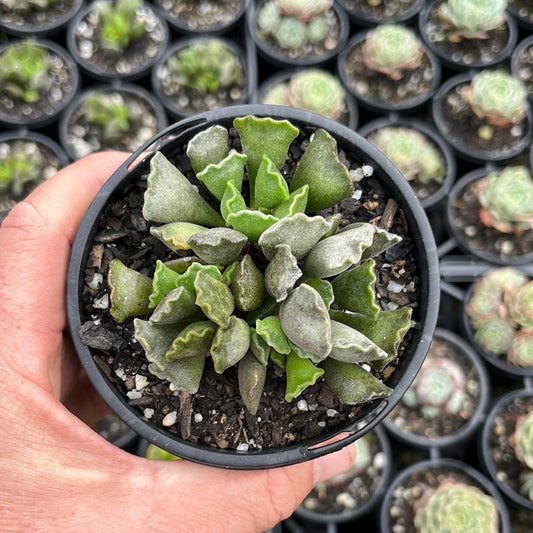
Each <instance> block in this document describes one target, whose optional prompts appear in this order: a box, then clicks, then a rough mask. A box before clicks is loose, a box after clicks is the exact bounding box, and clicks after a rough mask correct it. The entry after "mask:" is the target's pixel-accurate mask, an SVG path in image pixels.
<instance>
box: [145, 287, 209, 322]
mask: <svg viewBox="0 0 533 533" xmlns="http://www.w3.org/2000/svg"><path fill="white" fill-rule="evenodd" d="M198 311H199V309H198V307H197V306H196V305H195V302H194V293H192V292H190V291H188V290H187V289H185V288H183V287H178V288H177V289H173V290H171V291H170V292H168V293H167V294H165V296H163V298H162V299H161V301H160V302H159V303H158V304H157V307H156V308H155V309H154V312H153V313H152V316H151V317H150V322H152V323H157V324H176V323H178V322H181V321H183V320H188V319H194V318H195V317H197V316H198V315H199V313H198Z"/></svg>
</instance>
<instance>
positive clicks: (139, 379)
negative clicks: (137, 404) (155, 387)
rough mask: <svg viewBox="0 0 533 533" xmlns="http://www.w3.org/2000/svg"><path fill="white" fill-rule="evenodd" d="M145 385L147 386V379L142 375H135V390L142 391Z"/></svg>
mask: <svg viewBox="0 0 533 533" xmlns="http://www.w3.org/2000/svg"><path fill="white" fill-rule="evenodd" d="M146 385H148V378H147V377H146V376H143V375H142V374H137V375H136V376H135V388H136V389H137V390H143V389H144V387H146Z"/></svg>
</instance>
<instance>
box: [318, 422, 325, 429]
mask: <svg viewBox="0 0 533 533" xmlns="http://www.w3.org/2000/svg"><path fill="white" fill-rule="evenodd" d="M317 426H318V427H319V428H325V427H326V423H325V422H324V421H321V422H318V423H317Z"/></svg>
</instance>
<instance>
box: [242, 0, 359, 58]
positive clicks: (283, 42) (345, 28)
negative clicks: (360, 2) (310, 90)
mask: <svg viewBox="0 0 533 533" xmlns="http://www.w3.org/2000/svg"><path fill="white" fill-rule="evenodd" d="M246 17H247V18H246V25H247V29H248V34H249V35H250V36H251V38H252V39H253V41H254V43H255V45H256V47H257V51H258V52H259V53H260V54H261V55H262V56H263V57H264V58H266V59H267V60H268V61H269V62H270V63H272V64H274V65H275V66H281V67H283V68H287V67H289V68H290V67H296V66H311V65H314V66H319V65H324V64H326V63H327V62H329V61H332V60H333V59H334V58H335V56H336V55H337V54H338V52H339V50H341V49H342V47H343V46H344V44H345V43H346V40H347V39H348V33H349V26H350V24H349V20H348V17H347V15H346V13H345V12H344V11H343V10H342V8H340V7H339V6H338V5H336V4H335V3H334V1H333V0H319V1H317V0H297V1H294V0H260V1H259V2H258V3H257V6H254V5H253V3H252V6H250V10H249V11H248V13H247V16H246Z"/></svg>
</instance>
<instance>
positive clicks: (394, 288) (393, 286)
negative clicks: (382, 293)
mask: <svg viewBox="0 0 533 533" xmlns="http://www.w3.org/2000/svg"><path fill="white" fill-rule="evenodd" d="M404 288H405V285H403V284H401V283H397V282H396V281H394V280H392V279H391V280H390V281H389V284H388V285H387V290H388V291H391V292H394V293H399V292H402V291H403V289H404Z"/></svg>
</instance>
